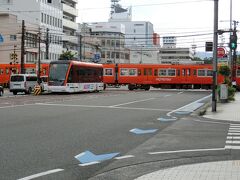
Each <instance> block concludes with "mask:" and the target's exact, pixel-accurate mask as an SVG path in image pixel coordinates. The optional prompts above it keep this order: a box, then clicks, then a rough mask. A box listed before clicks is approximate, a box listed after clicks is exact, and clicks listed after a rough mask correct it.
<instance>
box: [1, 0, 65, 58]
mask: <svg viewBox="0 0 240 180" xmlns="http://www.w3.org/2000/svg"><path fill="white" fill-rule="evenodd" d="M0 4H1V6H0V11H1V12H5V13H10V14H14V15H16V16H17V21H18V23H21V21H22V20H24V22H25V24H34V25H36V27H35V28H34V29H32V31H35V32H36V33H38V34H39V33H40V34H41V40H42V41H41V49H40V51H41V52H40V53H41V60H43V59H50V60H54V59H58V57H59V55H60V54H61V53H62V43H61V42H62V36H63V28H62V27H63V26H62V17H63V10H62V3H61V0H54V1H51V3H48V1H47V0H21V1H19V0H0ZM26 4H27V5H26ZM47 29H49V31H48V32H49V34H48V35H49V40H50V41H49V48H48V52H49V53H48V54H46V41H45V40H46V39H47V38H46V36H47ZM20 33H21V32H20ZM27 33H28V32H27V29H26V34H27ZM25 51H26V55H25V63H32V62H33V57H31V55H28V53H27V52H28V51H27V50H25ZM37 53H38V52H37ZM36 60H37V59H34V61H36Z"/></svg>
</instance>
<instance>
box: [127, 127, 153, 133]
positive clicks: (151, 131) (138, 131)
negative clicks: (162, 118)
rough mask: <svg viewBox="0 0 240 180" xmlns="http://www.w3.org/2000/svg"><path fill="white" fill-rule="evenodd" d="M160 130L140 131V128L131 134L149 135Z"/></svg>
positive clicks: (132, 130)
mask: <svg viewBox="0 0 240 180" xmlns="http://www.w3.org/2000/svg"><path fill="white" fill-rule="evenodd" d="M157 130H158V129H146V130H143V129H138V128H134V129H131V130H130V132H132V133H134V134H148V133H155V132H156V131H157Z"/></svg>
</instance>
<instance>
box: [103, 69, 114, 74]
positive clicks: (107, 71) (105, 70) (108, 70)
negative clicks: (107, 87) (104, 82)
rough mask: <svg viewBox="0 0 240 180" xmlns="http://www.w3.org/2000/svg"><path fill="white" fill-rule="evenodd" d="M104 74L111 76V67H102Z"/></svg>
mask: <svg viewBox="0 0 240 180" xmlns="http://www.w3.org/2000/svg"><path fill="white" fill-rule="evenodd" d="M104 75H105V76H112V75H113V69H112V68H106V69H104Z"/></svg>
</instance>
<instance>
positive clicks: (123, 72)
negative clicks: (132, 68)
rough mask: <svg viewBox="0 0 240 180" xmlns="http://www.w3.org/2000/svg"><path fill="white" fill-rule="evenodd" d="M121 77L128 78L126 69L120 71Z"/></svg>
mask: <svg viewBox="0 0 240 180" xmlns="http://www.w3.org/2000/svg"><path fill="white" fill-rule="evenodd" d="M120 75H121V76H128V69H120Z"/></svg>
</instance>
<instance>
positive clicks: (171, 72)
mask: <svg viewBox="0 0 240 180" xmlns="http://www.w3.org/2000/svg"><path fill="white" fill-rule="evenodd" d="M168 76H176V69H168Z"/></svg>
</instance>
